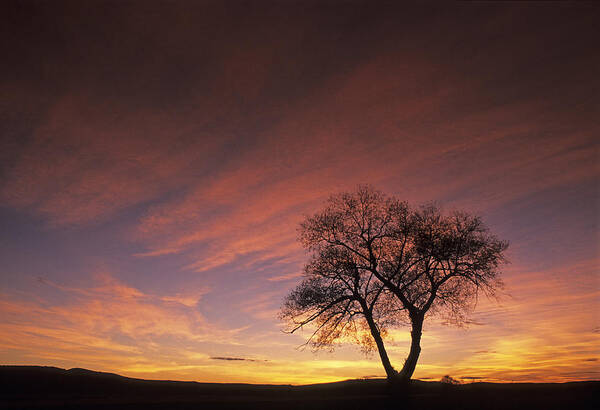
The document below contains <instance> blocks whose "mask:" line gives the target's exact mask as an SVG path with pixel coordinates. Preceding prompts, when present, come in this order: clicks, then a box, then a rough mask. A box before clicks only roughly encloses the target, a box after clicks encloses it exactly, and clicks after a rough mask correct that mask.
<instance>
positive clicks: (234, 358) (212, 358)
mask: <svg viewBox="0 0 600 410" xmlns="http://www.w3.org/2000/svg"><path fill="white" fill-rule="evenodd" d="M210 359H211V360H225V361H229V362H238V361H239V362H268V360H258V359H249V358H247V357H231V356H215V357H211V358H210Z"/></svg>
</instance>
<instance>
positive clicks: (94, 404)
mask: <svg viewBox="0 0 600 410" xmlns="http://www.w3.org/2000/svg"><path fill="white" fill-rule="evenodd" d="M598 393H600V381H593V382H572V383H556V384H552V383H548V384H536V383H510V384H508V383H507V384H494V383H473V384H466V385H458V386H454V385H446V384H441V383H438V382H422V381H414V382H413V383H412V384H411V385H410V387H408V388H404V389H399V388H396V389H391V388H390V387H388V385H387V384H386V382H385V381H384V380H350V381H343V382H338V383H327V384H316V385H308V386H288V385H253V384H217V383H195V382H176V381H150V380H140V379H131V378H127V377H122V376H119V375H116V374H111V373H98V372H92V371H89V370H85V369H71V370H63V369H58V368H55V367H37V366H0V408H1V409H59V408H60V409H286V410H288V409H336V408H343V409H392V408H394V409H568V410H574V409H598V408H600V401H599V397H598V396H599V395H598Z"/></svg>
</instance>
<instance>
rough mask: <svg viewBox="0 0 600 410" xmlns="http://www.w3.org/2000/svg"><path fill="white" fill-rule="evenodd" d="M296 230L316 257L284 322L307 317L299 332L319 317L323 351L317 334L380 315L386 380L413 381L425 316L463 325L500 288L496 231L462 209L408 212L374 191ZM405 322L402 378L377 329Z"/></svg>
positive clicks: (342, 200)
mask: <svg viewBox="0 0 600 410" xmlns="http://www.w3.org/2000/svg"><path fill="white" fill-rule="evenodd" d="M299 232H300V240H301V241H302V243H303V245H304V246H305V247H306V248H307V249H308V250H309V251H311V252H312V253H313V258H312V261H311V262H310V263H309V264H308V265H307V266H306V269H305V273H306V279H305V280H304V282H302V283H301V284H300V286H299V287H298V288H297V289H296V290H294V291H293V292H292V293H291V294H290V295H289V296H288V299H287V301H286V303H285V305H284V309H283V311H282V312H283V315H282V316H283V317H284V318H286V319H288V320H291V321H292V322H294V320H296V319H297V318H298V317H302V319H301V320H299V321H298V325H299V326H303V325H305V324H308V323H310V322H312V321H316V322H317V324H318V325H317V331H316V333H315V334H314V335H313V336H316V337H317V339H316V341H317V342H316V344H315V346H316V347H319V346H321V344H322V343H321V338H323V341H328V342H330V341H332V340H334V339H336V338H338V337H340V336H341V335H343V334H344V332H345V331H346V330H345V329H347V326H355V324H356V321H355V318H356V317H357V315H358V316H360V317H361V318H362V319H364V320H365V321H366V322H367V324H369V321H370V319H369V315H370V312H376V313H377V322H375V326H374V329H373V328H370V330H371V336H372V337H373V339H374V341H375V345H376V346H377V348H378V350H379V354H380V357H381V359H382V363H383V365H384V368H385V370H386V374H387V376H388V379H390V380H401V381H407V380H410V378H411V377H412V374H413V372H414V370H415V367H416V364H417V361H418V358H419V355H420V352H421V335H422V332H423V322H424V319H425V316H426V315H439V316H443V317H445V318H446V319H447V320H449V321H451V322H453V323H456V324H461V323H463V322H464V321H465V319H466V318H467V316H468V314H469V313H470V312H471V311H472V309H473V308H474V307H475V303H476V301H477V296H478V294H479V293H480V292H483V293H485V294H486V295H488V296H492V295H494V293H495V291H496V290H497V289H498V288H499V287H501V285H502V283H501V281H500V280H499V273H500V271H499V269H498V268H499V266H500V265H501V264H502V263H503V262H505V259H504V256H503V253H504V251H505V250H506V249H507V247H508V243H507V242H505V241H501V240H499V239H498V238H496V237H495V236H494V235H492V234H491V233H490V232H489V230H488V228H487V227H486V226H485V225H484V224H483V222H482V221H481V219H480V218H478V217H477V216H473V215H470V214H468V213H465V212H453V213H451V214H448V215H445V214H443V213H442V212H441V211H440V209H439V208H438V207H436V206H435V205H427V206H423V207H420V208H417V209H411V208H410V207H409V206H408V204H407V203H406V202H401V201H399V200H398V199H396V198H394V197H388V196H386V195H385V194H383V193H382V192H380V191H377V190H374V189H373V188H371V187H370V186H360V187H359V188H358V189H357V191H356V192H352V193H342V194H339V195H334V196H332V197H331V198H330V199H329V201H328V203H327V205H326V207H325V208H324V209H323V210H322V211H321V212H318V213H316V214H315V215H313V216H311V217H308V218H306V219H305V221H304V222H303V223H302V224H301V226H300V229H299ZM342 261H343V262H342ZM314 266H319V268H318V269H316V268H315V267H314ZM341 266H344V268H343V269H340V267H341ZM334 267H335V268H334ZM342 272H344V273H343V274H342ZM352 275H354V276H352ZM350 278H352V279H350ZM342 279H343V280H342ZM352 281H354V282H352ZM345 282H348V283H345ZM353 283H356V285H353ZM348 285H351V286H348ZM342 290H343V291H342ZM311 292H313V293H311ZM308 294H310V295H311V296H310V297H309V296H307V295H308ZM315 295H320V296H318V297H317V296H315ZM350 301H352V304H348V303H349V302H350ZM363 302H364V303H363ZM347 306H350V308H347ZM357 307H358V308H357ZM332 315H333V316H332ZM402 322H407V323H410V325H411V346H410V351H409V354H408V357H407V358H406V361H405V362H404V366H403V367H402V369H401V370H400V372H396V371H395V370H394V369H393V367H392V366H391V364H390V362H389V358H388V357H387V353H386V351H385V347H384V343H383V338H382V336H383V335H384V332H383V333H382V332H381V331H379V332H378V331H377V330H380V329H382V328H387V327H389V326H395V325H397V324H399V323H402ZM383 324H385V326H387V327H384V325H383ZM374 330H375V331H374ZM324 344H327V343H323V345H324Z"/></svg>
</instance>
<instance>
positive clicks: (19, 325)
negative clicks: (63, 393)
mask: <svg viewBox="0 0 600 410" xmlns="http://www.w3.org/2000/svg"><path fill="white" fill-rule="evenodd" d="M0 16H1V17H0V51H1V56H2V62H1V63H0V127H1V128H0V129H1V134H0V261H1V263H0V364H31V365H49V366H58V367H63V368H71V367H84V368H88V369H92V370H99V371H110V372H115V373H119V374H122V375H126V376H131V377H142V378H150V379H164V378H169V379H177V380H196V381H204V382H249V383H293V384H303V383H316V382H327V381H335V380H342V379H348V378H358V377H370V376H384V371H383V368H382V366H381V364H380V362H379V358H378V357H377V355H376V354H374V355H370V356H365V355H364V354H362V353H361V351H360V349H359V348H358V347H355V346H353V345H351V344H343V345H341V346H340V347H339V348H337V349H336V350H335V351H334V352H333V353H331V352H318V353H313V352H312V351H311V350H310V348H305V349H302V348H299V347H300V345H302V343H303V342H304V341H305V340H306V338H307V337H308V336H309V335H310V332H308V331H305V332H304V333H298V334H293V335H289V334H286V333H284V332H283V331H282V329H283V328H284V326H283V323H281V322H280V321H279V320H278V318H277V313H278V310H279V307H280V306H281V302H282V299H283V297H284V296H285V295H286V293H287V292H289V291H290V290H291V289H292V288H293V287H294V286H295V285H296V284H297V283H298V282H299V280H300V279H301V272H302V266H303V264H304V263H305V262H306V261H307V258H308V255H307V254H306V252H305V251H304V250H303V249H302V248H301V246H300V244H299V243H298V242H297V241H296V235H297V232H296V229H297V227H298V223H299V222H300V221H301V220H302V219H303V217H304V216H306V215H308V214H311V213H314V212H316V211H318V210H319V209H320V207H322V206H323V202H324V201H325V200H326V199H327V197H328V196H329V195H331V194H333V193H336V192H339V191H341V190H352V189H354V188H355V187H356V186H357V184H361V183H369V184H372V185H374V186H375V187H376V188H379V189H381V190H383V191H385V192H387V193H388V194H392V195H396V196H397V197H398V198H400V199H403V200H407V201H409V202H410V203H412V204H420V203H423V202H427V201H437V202H439V203H440V204H441V205H442V206H443V207H444V208H445V209H448V210H452V209H465V210H468V211H471V212H474V213H476V214H479V215H481V216H482V217H483V219H484V221H485V223H486V224H487V225H488V226H489V227H490V229H491V230H492V232H494V233H495V234H496V235H497V236H498V237H500V238H501V239H506V240H508V241H510V248H509V250H508V253H507V256H508V258H509V260H510V262H511V263H510V264H509V265H507V266H505V268H504V269H503V273H504V274H503V278H504V281H505V283H506V287H505V289H504V292H503V293H502V295H501V299H500V301H499V302H496V301H488V300H486V299H481V300H480V302H479V305H478V307H477V310H476V311H475V313H474V314H473V315H472V318H471V324H470V326H468V327H467V328H456V327H451V326H447V325H444V324H443V323H441V322H440V321H439V320H435V318H431V319H429V320H428V322H426V324H425V329H424V334H423V341H422V348H423V351H422V354H421V358H420V361H419V364H418V365H417V370H416V372H415V375H414V376H415V377H416V378H422V379H427V378H430V379H439V378H441V377H442V376H443V375H446V374H448V375H451V376H452V377H455V378H459V379H462V380H464V381H469V380H487V381H504V382H506V381H568V380H588V379H600V274H599V272H600V236H599V230H598V229H599V227H598V223H599V222H600V188H599V177H600V165H599V164H600V161H599V160H600V147H599V141H600V138H599V135H600V121H599V118H600V103H599V95H600V75H599V73H600V52H599V51H598V50H599V48H598V39H600V25H598V21H600V7H598V6H597V5H595V4H594V3H570V4H569V3H541V4H540V3H535V4H533V3H532V4H529V3H525V4H523V3H521V4H512V3H511V4H500V3H450V4H448V3H443V4H442V3H440V4H435V3H421V4H418V5H413V6H406V5H403V6H402V7H394V6H393V3H377V4H374V3H373V2H364V3H362V2H349V1H339V2H329V1H324V2H312V1H274V2H266V1H258V2H242V1H223V2H220V1H215V2H191V1H190V2H184V1H179V2H170V1H169V2H158V1H146V2H133V3H132V2H121V1H119V2H93V1H83V2H73V3H68V2H53V1H37V2H29V1H7V2H2V5H1V6H0ZM390 336H391V339H392V340H389V341H388V344H389V353H390V356H391V359H392V362H393V363H394V364H395V365H396V367H397V368H399V367H401V365H402V363H403V361H404V358H405V356H406V354H407V353H408V349H409V338H410V334H409V330H408V329H406V328H399V329H396V330H394V331H393V332H391V335H390Z"/></svg>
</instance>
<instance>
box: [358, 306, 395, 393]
mask: <svg viewBox="0 0 600 410" xmlns="http://www.w3.org/2000/svg"><path fill="white" fill-rule="evenodd" d="M365 318H366V319H367V323H368V324H369V329H370V330H371V336H373V339H374V340H375V344H376V345H377V351H378V352H379V357H380V358H381V363H382V364H383V368H384V369H385V374H386V375H387V378H388V380H389V381H393V380H395V379H396V378H397V377H398V372H397V371H396V369H394V367H393V366H392V363H391V362H390V358H389V357H388V355H387V352H386V350H385V345H384V344H383V339H382V338H381V332H380V331H379V328H378V327H377V324H376V323H375V321H374V320H373V316H371V315H370V314H369V313H368V311H365Z"/></svg>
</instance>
